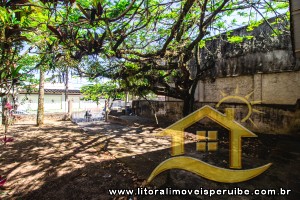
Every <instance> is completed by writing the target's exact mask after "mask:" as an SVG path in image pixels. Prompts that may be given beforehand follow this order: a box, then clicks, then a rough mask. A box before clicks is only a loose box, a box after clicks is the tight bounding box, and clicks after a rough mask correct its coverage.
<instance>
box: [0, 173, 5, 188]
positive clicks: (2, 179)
mask: <svg viewBox="0 0 300 200" xmlns="http://www.w3.org/2000/svg"><path fill="white" fill-rule="evenodd" d="M5 182H6V178H2V176H0V187H2V186H3V185H4V184H5Z"/></svg>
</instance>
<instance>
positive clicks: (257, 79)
mask: <svg viewBox="0 0 300 200" xmlns="http://www.w3.org/2000/svg"><path fill="white" fill-rule="evenodd" d="M237 88H238V94H237V95H238V96H243V97H244V96H246V95H247V94H249V93H251V92H253V94H252V95H251V96H250V98H249V100H251V101H262V103H263V104H278V105H295V104H296V102H297V100H298V99H300V71H295V72H281V73H271V74H261V73H260V74H254V75H244V76H235V77H224V78H217V79H216V80H215V81H214V82H209V81H206V82H204V81H201V82H199V85H198V90H197V92H196V94H195V97H196V99H198V101H199V102H218V101H220V100H221V99H222V98H223V95H224V94H227V95H235V92H236V89H237ZM222 93H223V95H222ZM227 102H235V103H241V102H239V101H237V100H234V99H232V100H229V101H227Z"/></svg>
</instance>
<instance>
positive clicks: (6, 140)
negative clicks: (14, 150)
mask: <svg viewBox="0 0 300 200" xmlns="http://www.w3.org/2000/svg"><path fill="white" fill-rule="evenodd" d="M2 141H3V142H4V144H6V143H8V142H13V141H14V139H13V138H8V137H6V136H4V138H3V139H2Z"/></svg>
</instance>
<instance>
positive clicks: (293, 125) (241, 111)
mask: <svg viewBox="0 0 300 200" xmlns="http://www.w3.org/2000/svg"><path fill="white" fill-rule="evenodd" d="M151 104H152V106H153V107H154V108H155V111H156V114H157V117H158V119H159V121H161V120H163V121H164V122H169V123H173V122H175V121H177V120H179V119H181V118H182V117H183V116H182V108H183V102H180V101H165V102H162V101H152V102H151ZM204 105H209V106H211V107H213V108H216V102H202V103H200V102H198V103H196V105H195V107H196V109H198V108H201V107H202V106H204ZM132 106H133V111H134V112H135V114H137V115H138V116H142V117H146V118H153V117H154V112H153V110H152V109H151V107H150V106H149V103H148V102H147V101H142V100H137V101H133V104H132ZM225 108H234V109H235V120H236V121H237V122H238V123H240V124H242V125H243V126H245V127H246V128H248V129H249V130H251V131H253V132H256V133H268V134H297V135H300V101H299V102H298V103H297V105H289V106H288V105H274V104H260V105H253V106H252V108H253V109H254V110H255V111H252V113H251V115H250V117H249V119H247V120H246V121H245V122H241V120H242V119H243V118H244V117H245V116H246V115H247V114H248V112H249V109H248V107H247V106H246V105H245V104H242V103H223V104H221V106H220V107H219V108H216V109H218V110H219V111H220V112H222V113H224V112H225ZM208 125H210V126H211V125H213V122H209V123H208Z"/></svg>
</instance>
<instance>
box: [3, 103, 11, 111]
mask: <svg viewBox="0 0 300 200" xmlns="http://www.w3.org/2000/svg"><path fill="white" fill-rule="evenodd" d="M4 107H5V108H7V109H8V110H12V109H13V107H12V105H11V104H10V103H6V104H5V106H4Z"/></svg>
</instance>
